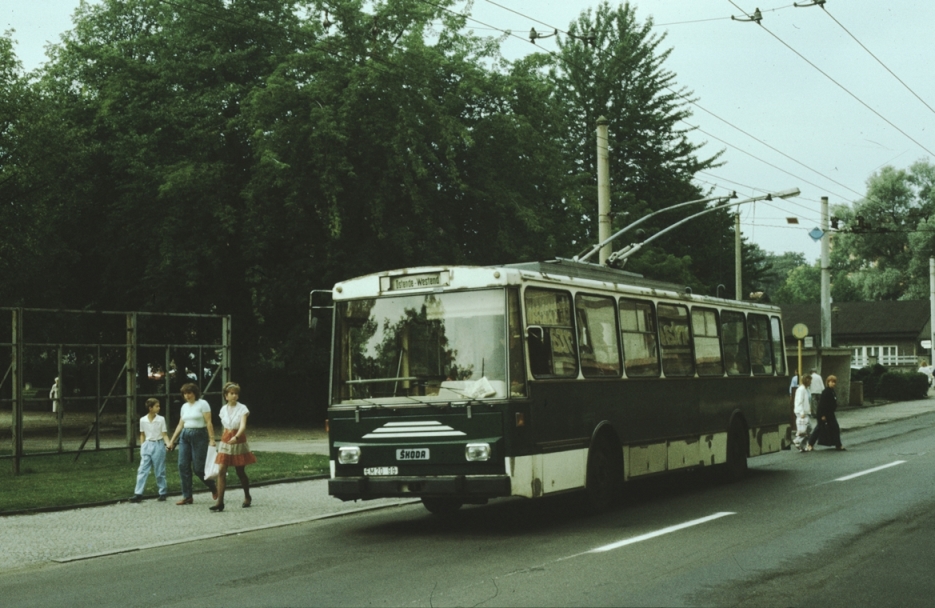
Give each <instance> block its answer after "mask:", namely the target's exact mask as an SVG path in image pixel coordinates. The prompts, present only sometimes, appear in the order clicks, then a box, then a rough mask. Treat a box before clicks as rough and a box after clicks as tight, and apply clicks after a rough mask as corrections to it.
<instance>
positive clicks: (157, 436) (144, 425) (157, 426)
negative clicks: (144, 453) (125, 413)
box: [140, 414, 167, 441]
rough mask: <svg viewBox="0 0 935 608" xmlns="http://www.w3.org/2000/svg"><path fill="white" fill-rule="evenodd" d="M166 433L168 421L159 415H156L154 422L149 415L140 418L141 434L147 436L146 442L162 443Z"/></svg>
mask: <svg viewBox="0 0 935 608" xmlns="http://www.w3.org/2000/svg"><path fill="white" fill-rule="evenodd" d="M166 431H167V429H166V419H165V418H163V417H162V416H160V415H159V414H156V416H155V418H153V420H152V422H150V420H149V415H146V416H143V417H142V418H140V432H141V433H143V435H145V436H146V441H160V440H161V439H162V434H163V433H165V432H166Z"/></svg>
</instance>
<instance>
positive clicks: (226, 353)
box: [221, 315, 231, 403]
mask: <svg viewBox="0 0 935 608" xmlns="http://www.w3.org/2000/svg"><path fill="white" fill-rule="evenodd" d="M221 351H222V356H223V357H224V365H223V367H222V368H221V391H222V394H221V403H224V395H223V391H224V388H223V387H224V386H225V385H227V383H228V382H230V381H231V316H230V315H224V317H223V318H222V319H221Z"/></svg>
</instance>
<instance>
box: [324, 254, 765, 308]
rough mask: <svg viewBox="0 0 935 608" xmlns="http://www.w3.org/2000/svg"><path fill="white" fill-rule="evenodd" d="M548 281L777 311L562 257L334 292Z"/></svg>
mask: <svg viewBox="0 0 935 608" xmlns="http://www.w3.org/2000/svg"><path fill="white" fill-rule="evenodd" d="M540 281H541V282H544V283H551V284H558V285H562V286H564V287H575V286H578V287H582V288H591V289H601V290H611V291H617V292H627V293H630V294H636V295H643V296H649V297H661V298H670V299H671V298H676V299H683V300H694V301H702V302H704V301H706V302H710V303H715V302H717V303H721V304H724V303H729V305H731V306H740V307H744V308H747V307H749V308H761V309H776V307H775V306H771V305H768V304H761V303H758V302H738V301H736V300H727V301H725V300H724V299H723V298H715V297H713V296H702V295H693V294H692V292H691V289H690V288H689V287H687V286H685V285H680V284H677V283H670V282H666V281H657V280H655V279H648V278H646V277H644V276H643V275H641V274H637V273H635V272H629V271H626V270H620V269H617V268H608V267H606V266H601V265H598V264H589V263H581V262H577V261H574V260H567V259H562V258H557V259H555V260H548V261H541V262H521V263H516V264H504V265H500V266H422V267H415V268H403V269H397V270H387V271H383V272H378V273H374V274H369V275H364V276H360V277H356V278H353V279H348V280H346V281H342V282H340V283H337V284H336V285H335V286H334V289H333V291H332V295H333V296H334V299H335V300H352V299H358V298H372V297H374V296H379V295H390V294H394V293H398V294H405V293H424V292H432V291H438V290H440V289H444V290H445V291H452V290H462V289H483V288H486V287H504V286H506V285H519V284H521V283H525V282H536V283H538V282H540Z"/></svg>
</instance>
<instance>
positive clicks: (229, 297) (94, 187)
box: [0, 0, 758, 411]
mask: <svg viewBox="0 0 935 608" xmlns="http://www.w3.org/2000/svg"><path fill="white" fill-rule="evenodd" d="M448 6H449V5H448V4H447V3H446V2H444V1H443V2H442V3H427V2H423V1H421V0H383V1H379V2H363V1H362V0H335V1H332V2H324V1H320V0H173V2H164V1H162V0H101V2H98V3H94V4H85V3H83V4H82V5H81V7H80V8H79V9H78V11H77V12H76V14H75V26H74V29H73V30H72V31H71V32H69V33H67V34H66V35H65V37H64V39H63V42H62V44H60V45H58V46H56V47H53V49H52V51H51V54H50V58H49V62H48V63H47V64H46V66H44V68H42V69H41V70H40V71H38V72H37V73H35V74H28V75H27V74H23V73H22V70H21V69H20V68H19V64H18V63H17V62H16V58H15V55H14V53H13V45H12V40H11V39H10V38H9V37H8V36H7V37H3V38H0V135H2V140H0V161H2V162H0V204H2V206H0V219H2V220H3V222H4V225H5V227H6V228H7V234H8V235H9V238H7V239H5V241H4V242H3V243H2V244H0V254H2V255H0V286H2V289H0V303H2V304H4V305H21V304H25V305H29V306H44V307H66V308H82V309H118V310H150V311H171V312H200V313H207V312H216V313H225V314H231V315H233V318H234V337H235V345H234V346H235V349H236V352H237V356H236V357H235V361H236V365H237V368H236V369H235V372H236V374H237V376H238V378H239V379H240V380H242V381H243V382H244V383H245V385H250V384H253V385H254V386H262V387H263V389H264V392H265V393H266V399H267V401H269V402H271V405H273V404H275V403H282V404H288V406H287V407H286V409H287V410H289V411H294V410H295V409H296V408H295V406H296V404H298V403H302V402H307V400H308V399H309V398H310V395H312V394H315V395H321V392H323V390H324V389H323V387H325V386H326V385H327V378H328V375H327V371H326V369H325V361H326V358H327V355H328V350H329V345H328V344H323V343H317V344H316V343H313V342H312V340H311V339H310V336H309V332H308V330H307V328H306V327H305V324H306V319H307V305H308V292H309V291H310V290H311V289H313V288H327V287H330V286H331V285H333V284H334V283H335V282H337V281H339V280H342V279H345V278H348V277H350V276H357V275H362V274H366V273H370V272H374V271H378V270H385V269H387V268H394V267H407V266H420V265H429V264H491V263H505V262H514V261H525V260H532V259H543V258H550V257H554V256H556V255H560V256H570V255H572V254H574V253H576V251H577V250H579V249H580V248H581V247H582V246H584V245H585V244H589V243H592V242H593V241H594V240H595V236H594V225H595V224H596V222H595V221H594V213H593V212H592V211H591V210H592V209H594V208H596V202H595V194H594V192H595V176H596V171H595V168H594V167H595V165H594V163H595V158H594V155H595V154H594V149H595V145H594V136H593V129H594V127H595V121H596V119H597V117H598V116H600V115H605V116H606V117H607V118H608V119H609V120H610V124H611V128H610V132H611V140H612V141H611V149H612V159H613V160H612V168H613V173H612V176H611V179H612V184H613V188H614V199H613V200H614V203H613V204H614V211H615V213H616V225H617V227H621V226H623V225H624V224H626V223H629V222H631V221H633V220H634V219H636V218H638V217H640V216H642V215H643V214H645V213H647V212H650V211H654V210H658V209H662V208H665V207H667V206H669V205H673V204H675V203H679V202H683V201H686V200H691V199H696V198H700V197H701V196H703V194H704V193H702V192H700V191H699V189H698V188H697V187H696V186H695V185H693V183H692V178H693V176H694V174H695V173H696V172H697V171H699V170H703V169H706V168H709V167H711V166H713V165H714V164H715V163H716V158H699V157H698V155H697V151H698V147H697V146H696V145H694V144H692V143H691V142H689V141H688V139H687V137H686V135H687V132H686V129H687V127H685V126H682V125H683V123H682V121H683V120H684V119H685V118H687V117H688V116H689V111H688V109H687V105H686V104H687V101H686V99H688V98H690V93H689V92H688V91H685V90H683V89H681V88H679V87H678V86H677V84H676V82H675V75H674V74H672V73H671V72H669V71H667V70H666V69H665V67H664V65H665V61H666V58H667V56H668V51H667V50H664V49H663V47H662V46H661V45H662V43H663V38H662V37H660V36H657V35H655V34H654V33H653V31H652V29H651V22H649V21H648V22H645V23H639V22H637V21H636V19H635V12H634V10H633V9H632V7H630V6H629V5H627V4H624V5H623V6H621V7H618V8H612V7H611V6H610V5H609V4H606V3H604V4H601V5H599V6H598V7H597V8H596V9H595V10H594V11H586V12H584V13H582V15H581V17H580V18H579V19H578V20H576V21H575V22H574V23H573V24H572V25H571V26H569V31H570V32H572V33H573V34H575V35H577V36H581V37H585V36H587V37H589V39H591V37H593V41H594V42H593V44H592V43H588V44H585V42H584V41H583V38H581V37H579V38H568V39H566V40H564V41H563V42H562V45H561V51H560V52H559V53H558V54H557V55H548V54H535V55H531V56H529V57H527V58H525V59H522V60H519V61H515V62H507V61H505V60H503V59H502V58H501V57H500V56H499V51H498V42H497V41H496V40H491V39H485V38H478V37H476V36H474V35H471V34H466V33H464V27H463V26H464V25H465V18H464V17H463V16H461V15H458V14H457V13H454V12H451V11H449V10H447V8H448ZM326 11H327V14H328V15H329V19H330V20H333V22H334V23H333V24H330V25H326V24H325V23H323V21H322V19H321V16H322V15H323V14H324V13H325V12H326ZM694 211H696V210H688V211H685V212H681V211H680V212H676V213H672V214H670V215H662V216H660V219H659V221H657V222H653V223H652V224H648V225H647V226H646V231H645V232H644V233H643V234H641V235H637V236H638V237H640V240H642V239H643V238H645V237H647V236H649V235H651V234H654V233H655V231H657V230H659V229H661V228H662V227H664V226H668V225H670V224H671V223H672V222H675V221H677V220H679V219H681V218H683V217H686V216H687V215H689V214H691V213H693V212H694ZM693 221H694V222H695V223H694V224H693V226H692V229H690V230H681V231H676V233H673V234H672V235H671V236H667V237H664V238H661V239H660V240H659V241H658V242H656V243H654V244H653V246H652V247H647V249H646V250H645V251H644V252H643V253H642V254H641V255H640V256H639V257H637V258H635V259H633V260H632V261H631V266H630V269H633V270H638V271H641V272H644V273H645V274H647V275H649V276H653V277H655V278H663V279H665V278H669V279H672V280H677V281H680V282H683V283H686V284H689V285H691V286H692V287H693V288H694V289H695V290H696V292H697V293H711V294H713V293H715V290H716V287H717V285H718V284H724V285H728V286H730V289H729V291H732V285H733V234H732V228H731V221H730V217H729V215H728V214H727V213H726V212H723V211H719V212H717V213H711V214H708V215H706V216H704V217H701V218H699V219H697V220H693ZM757 263H758V262H755V261H754V263H753V264H752V266H751V268H750V277H751V279H750V280H751V281H753V280H758V279H756V278H755V277H756V272H757V270H756V269H757V266H756V264H757ZM745 272H747V271H746V270H745ZM322 401H323V400H322ZM317 406H318V407H319V408H321V403H318V404H317ZM319 411H320V410H319Z"/></svg>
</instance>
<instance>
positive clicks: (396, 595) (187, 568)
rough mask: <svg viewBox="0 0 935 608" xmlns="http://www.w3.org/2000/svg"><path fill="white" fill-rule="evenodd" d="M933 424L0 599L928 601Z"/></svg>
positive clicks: (13, 584) (326, 528) (40, 573)
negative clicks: (717, 477) (598, 499)
mask: <svg viewBox="0 0 935 608" xmlns="http://www.w3.org/2000/svg"><path fill="white" fill-rule="evenodd" d="M933 430H935V414H926V415H922V416H917V417H915V418H910V419H904V420H898V421H894V422H890V423H887V424H880V425H877V426H872V427H868V428H863V429H859V430H856V431H853V432H849V433H848V434H847V435H846V437H845V439H846V442H847V446H848V448H849V449H848V451H847V452H835V451H833V450H831V451H827V450H821V451H816V452H813V453H810V454H800V453H797V452H794V451H793V452H789V451H786V452H781V453H779V454H773V455H769V456H764V457H760V458H755V459H751V461H750V465H751V474H750V476H749V478H748V479H747V480H745V481H743V482H741V483H738V484H732V485H718V484H716V483H714V482H713V481H712V480H711V479H710V476H709V475H707V474H703V473H688V474H682V475H676V476H670V477H667V478H660V479H656V480H647V481H643V482H638V483H632V484H629V485H628V496H627V499H626V500H625V501H624V503H623V504H622V505H620V506H619V507H618V508H616V509H614V510H612V511H611V512H609V513H605V514H601V515H587V514H585V513H584V512H583V511H582V509H581V503H580V501H579V499H578V498H577V497H575V496H567V497H558V498H555V499H549V500H541V501H528V500H521V499H512V500H501V501H495V502H492V503H491V504H489V505H486V506H478V507H469V508H465V509H463V510H462V511H461V512H459V513H458V515H457V516H456V517H454V518H451V519H439V518H436V517H433V516H431V515H429V514H428V513H427V512H426V511H425V510H424V509H423V508H422V507H421V506H420V505H408V506H400V507H395V508H392V509H387V510H380V511H372V512H366V513H358V514H354V515H348V516H344V517H340V518H334V519H326V520H319V521H314V522H308V523H302V524H297V525H292V526H286V527H280V528H274V529H269V530H259V531H255V532H248V533H245V534H240V535H236V536H228V537H221V538H208V539H205V540H200V541H196V542H190V543H186V544H181V545H176V546H170V547H162V548H154V549H148V550H145V551H138V552H133V553H126V554H120V555H113V556H108V557H101V558H97V559H90V560H84V561H78V562H73V563H65V564H54V563H52V564H45V565H41V566H35V567H30V568H27V569H23V570H17V571H12V572H6V573H0V598H2V599H0V603H2V605H3V606H11V607H12V606H50V605H56V606H57V605H75V604H78V605H89V604H95V605H99V606H112V605H117V606H175V605H179V606H183V605H184V606H193V605H194V606H319V605H320V606H338V605H344V606H364V605H387V606H465V605H467V606H477V605H485V606H543V605H548V606H602V605H611V606H709V605H724V606H790V605H806V604H808V605H821V606H845V605H846V606H878V605H928V604H929V603H930V602H932V598H933V597H935V583H933V582H932V577H931V565H932V563H933V560H932V557H933V552H935V549H933V547H935V526H933V523H935V508H933V507H935V487H933V476H935V466H933V465H935V462H933V461H935V433H933ZM228 515H229V514H227V513H224V514H219V515H218V517H227V516H228ZM230 515H232V520H231V521H232V525H236V523H235V519H234V517H233V514H230ZM139 525H140V526H146V525H147V522H146V521H140V522H139ZM0 535H2V528H0ZM0 539H2V536H0Z"/></svg>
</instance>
